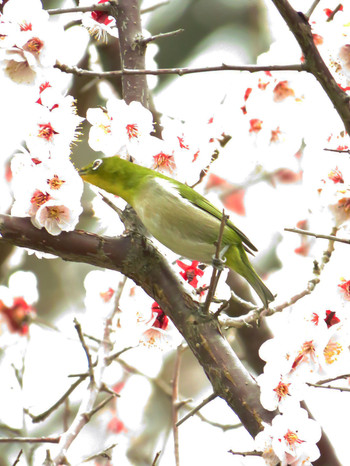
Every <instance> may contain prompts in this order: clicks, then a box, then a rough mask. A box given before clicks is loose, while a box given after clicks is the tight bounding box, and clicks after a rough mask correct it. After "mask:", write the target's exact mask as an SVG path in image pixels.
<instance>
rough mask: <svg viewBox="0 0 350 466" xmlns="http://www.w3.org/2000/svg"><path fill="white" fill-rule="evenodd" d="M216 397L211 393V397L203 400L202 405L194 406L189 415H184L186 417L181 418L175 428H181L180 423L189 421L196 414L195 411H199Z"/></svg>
mask: <svg viewBox="0 0 350 466" xmlns="http://www.w3.org/2000/svg"><path fill="white" fill-rule="evenodd" d="M216 397H217V395H216V394H215V393H212V394H211V395H209V396H208V397H207V398H205V400H203V401H202V403H200V404H199V405H198V406H196V407H195V408H193V409H192V410H191V411H190V412H189V413H187V414H186V416H184V417H183V418H181V419H180V420H179V421H178V422H177V424H176V425H177V427H179V426H181V424H182V423H184V422H185V421H187V419H189V418H190V417H192V416H193V415H194V414H196V412H197V411H199V410H200V409H201V408H203V406H205V405H207V404H208V403H210V402H211V401H213V400H215V398H216Z"/></svg>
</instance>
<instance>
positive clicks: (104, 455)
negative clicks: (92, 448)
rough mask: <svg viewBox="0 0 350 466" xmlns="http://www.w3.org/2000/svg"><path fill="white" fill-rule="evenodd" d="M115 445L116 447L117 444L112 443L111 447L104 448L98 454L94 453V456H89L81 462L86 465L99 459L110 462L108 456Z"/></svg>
mask: <svg viewBox="0 0 350 466" xmlns="http://www.w3.org/2000/svg"><path fill="white" fill-rule="evenodd" d="M117 445H118V444H117V443H114V444H113V445H111V446H110V447H107V448H105V449H104V450H102V451H100V452H99V453H95V454H94V455H92V456H89V457H88V458H85V459H84V460H83V461H82V462H83V463H87V462H88V461H92V460H97V459H99V458H104V459H108V460H111V459H112V457H111V456H110V453H109V452H110V451H111V450H113V448H115V447H116V446H117ZM96 464H97V463H96Z"/></svg>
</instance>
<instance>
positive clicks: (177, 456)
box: [171, 345, 183, 466]
mask: <svg viewBox="0 0 350 466" xmlns="http://www.w3.org/2000/svg"><path fill="white" fill-rule="evenodd" d="M182 353H183V347H182V345H180V346H178V348H177V352H176V359H175V365H174V375H173V383H172V385H173V392H172V398H171V401H172V410H171V411H172V424H173V436H174V454H175V464H176V466H180V453H179V429H178V426H177V421H178V413H179V407H178V404H177V403H178V397H179V376H180V364H181V356H182Z"/></svg>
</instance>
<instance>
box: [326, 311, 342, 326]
mask: <svg viewBox="0 0 350 466" xmlns="http://www.w3.org/2000/svg"><path fill="white" fill-rule="evenodd" d="M326 316H327V317H326V318H325V320H324V321H325V322H326V324H327V327H328V328H329V327H332V325H335V324H338V323H339V322H340V319H338V317H336V315H335V312H334V311H326Z"/></svg>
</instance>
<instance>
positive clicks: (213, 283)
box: [203, 210, 229, 314]
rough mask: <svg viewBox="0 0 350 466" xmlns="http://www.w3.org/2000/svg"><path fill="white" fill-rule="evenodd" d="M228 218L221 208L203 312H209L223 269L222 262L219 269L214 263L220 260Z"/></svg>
mask: <svg viewBox="0 0 350 466" xmlns="http://www.w3.org/2000/svg"><path fill="white" fill-rule="evenodd" d="M228 219H229V217H228V215H225V211H224V210H223V211H222V218H221V223H220V229H219V236H218V240H217V242H216V250H215V256H214V258H213V273H212V275H211V280H210V285H209V290H208V293H207V297H206V300H205V303H204V307H203V312H204V313H205V314H207V313H208V312H209V306H210V304H211V302H212V299H213V297H214V294H215V290H216V287H217V284H218V281H219V278H220V275H221V272H222V270H223V267H222V264H221V268H220V269H218V267H217V265H216V264H218V263H219V262H220V261H222V259H221V257H220V256H221V251H222V248H221V245H222V237H223V234H224V229H225V226H226V223H227V220H228Z"/></svg>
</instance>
